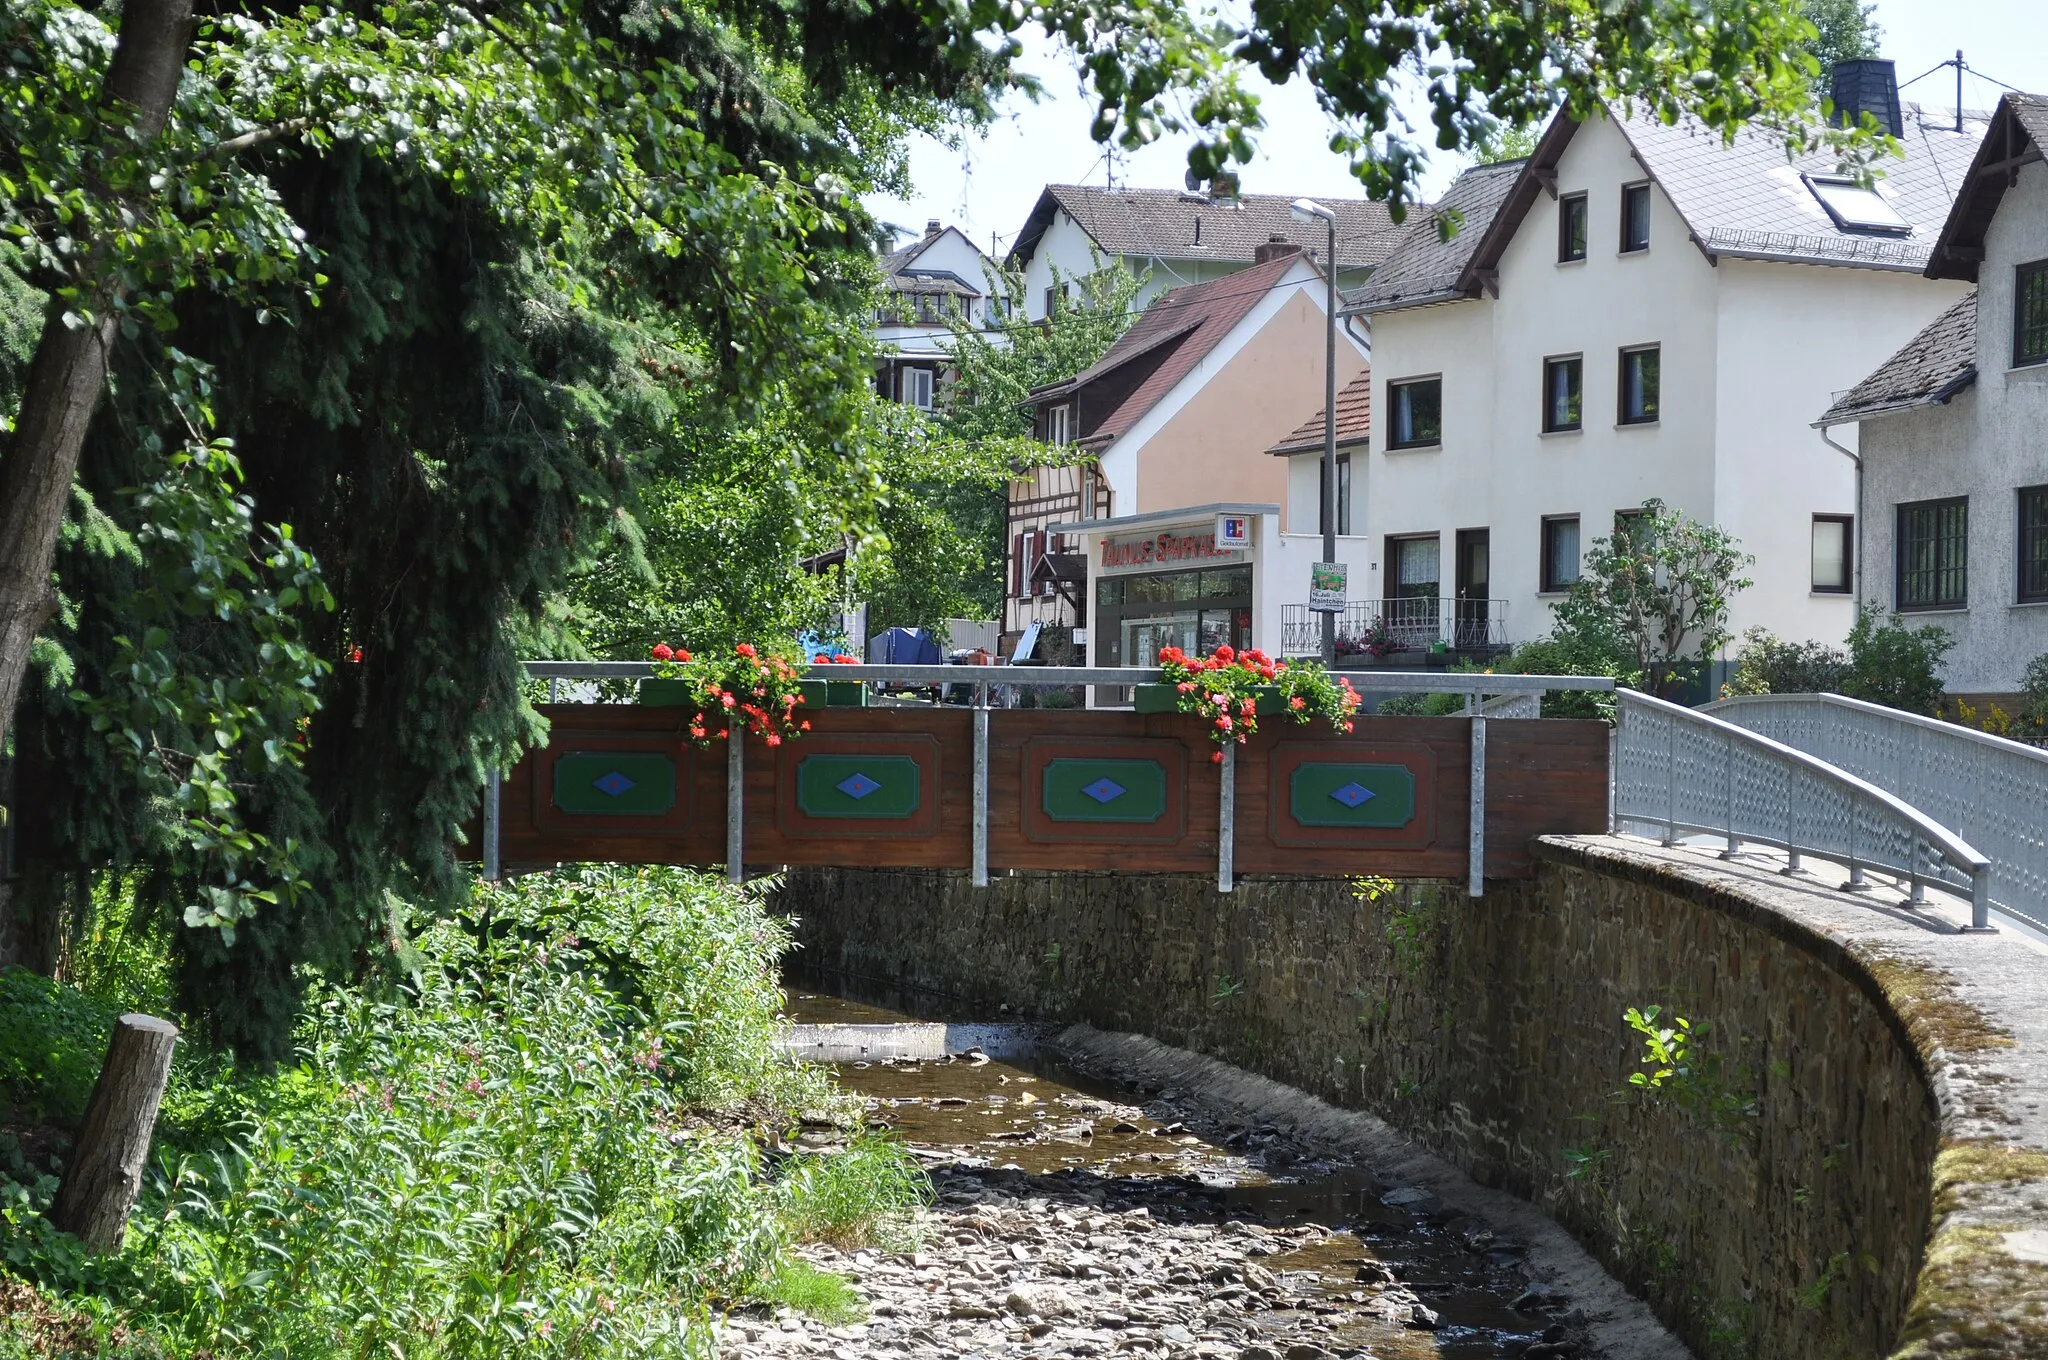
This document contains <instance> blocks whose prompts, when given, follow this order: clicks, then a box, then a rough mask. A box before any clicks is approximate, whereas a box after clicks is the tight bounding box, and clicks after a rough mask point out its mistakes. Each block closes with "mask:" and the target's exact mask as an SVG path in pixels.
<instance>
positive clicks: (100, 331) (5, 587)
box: [0, 0, 192, 733]
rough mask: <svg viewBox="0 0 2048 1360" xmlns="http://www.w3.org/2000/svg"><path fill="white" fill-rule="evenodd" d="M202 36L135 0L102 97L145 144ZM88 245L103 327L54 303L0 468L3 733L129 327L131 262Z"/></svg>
mask: <svg viewBox="0 0 2048 1360" xmlns="http://www.w3.org/2000/svg"><path fill="white" fill-rule="evenodd" d="M191 27H192V0H128V3H127V5H126V6H125V7H124V10H123V14H122V19H121V32H120V37H119V38H118V39H117V41H116V42H115V45H114V59H113V62H112V64H111V65H110V66H109V67H108V68H107V84H106V88H105V90H104V91H103V92H102V93H103V97H104V101H105V103H106V104H107V105H108V106H109V108H110V109H113V108H116V107H117V106H118V107H119V108H120V109H121V110H124V111H126V112H127V113H128V115H129V117H130V118H131V119H132V122H133V127H134V131H135V134H136V135H137V136H138V137H139V138H140V139H142V140H145V141H146V140H148V139H150V138H153V137H155V136H156V135H157V134H158V133H160V132H162V131H163V128H164V124H165V122H166V121H168V119H169V118H170V111H171V101H172V99H173V98H174V97H175V96H176V94H177V92H178V76H179V73H180V72H181V71H182V70H183V69H184V61H185V46H186V43H187V40H188V36H189V34H190V31H191ZM117 122H118V120H117V119H109V120H108V127H107V129H106V131H105V132H104V134H103V135H104V136H106V137H108V138H113V137H120V136H125V135H126V134H125V133H124V132H122V131H120V130H119V128H118V126H117ZM82 244H85V245H87V246H88V256H87V257H88V258H89V259H91V260H92V261H93V264H92V265H91V266H89V268H90V269H91V270H92V276H91V277H89V278H88V279H87V280H86V282H87V285H88V289H87V291H88V297H89V300H88V301H87V303H86V304H85V307H86V309H89V310H90V311H91V312H92V317H93V319H92V322H91V324H89V325H78V326H67V325H65V324H64V308H63V306H62V304H61V303H55V304H52V306H51V308H50V314H49V316H48V317H46V318H45V319H44V321H43V333H42V337H41V339H40V340H39V341H38V343H37V345H36V354H35V359H34V360H33V361H32V362H31V363H30V365H29V370H28V380H27V382H26V384H25V385H24V387H23V389H22V396H21V413H20V416H19V418H18V419H17V420H16V422H15V428H14V438H13V440H12V441H11V443H10V444H9V445H8V448H7V452H6V456H5V457H4V458H0V733H5V732H6V731H7V729H8V727H9V726H10V725H11V724H12V723H13V721H14V709H15V704H16V702H17V701H18V700H19V699H20V697H21V683H22V678H23V676H25V675H26V674H27V673H28V650H29V644H30V643H32V642H34V641H35V636H36V633H37V632H38V631H39V630H40V629H41V628H42V626H43V624H44V623H45V622H46V621H47V620H48V619H49V617H50V615H51V613H52V612H53V611H54V610H55V609H56V607H57V592H56V588H55V587H54V586H53V585H52V584H51V582H50V567H51V564H52V562H53V561H54V560H55V558H56V554H57V531H58V529H59V528H60V527H61V526H62V524H63V522H64V507H65V505H66V503H67V502H68V501H69V500H70V497H71V479H72V476H73V475H74V474H75V473H76V472H77V470H78V453H79V450H80V448H82V447H83V446H84V444H85V432H86V427H87V426H88V425H89V424H91V422H92V413H93V408H94V407H95V406H97V405H98V404H99V399H100V391H101V389H102V388H104V387H105V386H106V380H107V355H108V351H109V350H110V349H111V347H112V346H113V343H114V336H115V334H116V333H117V332H116V328H117V327H118V325H119V324H120V323H119V316H118V313H117V311H116V307H115V304H116V302H117V301H119V283H118V280H119V278H120V266H121V264H122V262H121V261H120V260H118V259H114V258H112V257H111V256H110V255H108V254H107V252H106V251H104V250H100V251H98V252H97V253H96V254H95V253H92V252H91V250H90V247H91V245H92V243H89V242H88V243H82Z"/></svg>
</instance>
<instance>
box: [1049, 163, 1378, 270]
mask: <svg viewBox="0 0 2048 1360" xmlns="http://www.w3.org/2000/svg"><path fill="white" fill-rule="evenodd" d="M1316 201H1317V202H1319V203H1321V204H1323V205H1324V206H1325V207H1328V208H1329V209H1330V210H1331V211H1332V212H1334V213H1336V214H1337V267H1338V268H1340V269H1365V268H1370V267H1372V266H1375V265H1377V264H1379V262H1380V261H1381V260H1383V259H1385V258H1386V255H1387V252H1388V251H1389V250H1391V249H1392V248H1393V246H1394V243H1395V241H1396V240H1398V239H1399V238H1400V235H1401V228H1399V227H1397V226H1395V225H1394V221H1393V219H1392V218H1391V217H1389V216H1388V215H1387V206H1386V204H1384V203H1374V202H1372V201H1370V200H1368V199H1362V198H1324V199H1317V200H1316ZM1293 203H1294V200H1293V199H1292V198H1289V197H1286V196H1285V195H1282V194H1242V195H1240V196H1238V197H1237V198H1234V199H1232V198H1221V199H1212V198H1210V197H1209V196H1208V195H1206V194H1195V193H1183V192H1180V191H1177V190H1173V189H1125V188H1118V189H1108V188H1103V187H1101V186H1099V185H1087V184H1048V185H1046V186H1045V191H1044V192H1043V193H1041V194H1040V195H1039V196H1038V202H1037V204H1036V205H1035V206H1034V207H1033V208H1032V210H1031V216H1030V217H1029V218H1027V219H1026V220H1025V223H1024V228H1023V230H1022V231H1020V232H1018V233H1017V244H1016V245H1015V246H1014V247H1012V249H1011V251H1010V258H1009V263H1010V265H1011V266H1012V267H1016V266H1017V265H1019V264H1021V263H1022V262H1023V261H1025V260H1028V259H1029V258H1030V257H1031V255H1032V253H1033V252H1034V251H1036V250H1037V249H1038V240H1039V238H1040V237H1041V236H1043V235H1044V234H1045V230H1046V228H1047V227H1049V226H1051V225H1052V220H1053V214H1054V212H1055V211H1057V210H1059V209H1065V210H1066V213H1067V215H1068V216H1069V217H1071V218H1073V219H1074V221H1075V222H1076V223H1078V224H1079V225H1080V227H1081V230H1083V231H1085V232H1087V233H1088V235H1089V237H1090V238H1091V239H1092V240H1093V241H1094V242H1095V244H1096V245H1097V246H1098V247H1100V248H1101V250H1102V252H1103V253H1104V254H1106V255H1129V256H1133V257H1136V258H1139V259H1156V260H1215V261H1217V262H1219V263H1224V264H1250V263H1252V261H1253V260H1254V259H1255V258H1257V254H1256V252H1257V251H1258V248H1259V247H1260V246H1262V245H1265V244H1267V242H1268V241H1269V240H1271V238H1272V237H1273V236H1275V235H1278V236H1279V237H1280V238H1281V239H1282V240H1285V241H1288V242H1290V243H1292V244H1294V245H1297V246H1300V247H1301V248H1302V249H1304V250H1308V251H1313V252H1315V253H1316V254H1317V255H1318V256H1320V255H1321V254H1322V252H1323V251H1324V249H1325V248H1327V246H1328V245H1329V228H1328V227H1327V226H1325V225H1324V224H1323V223H1322V222H1320V221H1315V222H1297V221H1295V220H1294V217H1293V215H1292V214H1291V213H1290V212H1289V211H1288V209H1289V208H1290V207H1291V206H1292V205H1293Z"/></svg>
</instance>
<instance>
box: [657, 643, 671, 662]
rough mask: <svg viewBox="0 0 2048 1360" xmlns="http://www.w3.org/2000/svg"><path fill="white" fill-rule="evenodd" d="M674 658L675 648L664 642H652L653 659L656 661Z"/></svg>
mask: <svg viewBox="0 0 2048 1360" xmlns="http://www.w3.org/2000/svg"><path fill="white" fill-rule="evenodd" d="M675 658H676V649H675V648H673V647H671V646H669V645H668V644H667V643H666V642H657V643H655V644H654V659H655V660H656V661H673V660H675Z"/></svg>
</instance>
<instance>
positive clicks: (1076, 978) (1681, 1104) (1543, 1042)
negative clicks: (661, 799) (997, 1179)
mask: <svg viewBox="0 0 2048 1360" xmlns="http://www.w3.org/2000/svg"><path fill="white" fill-rule="evenodd" d="M1621 844H1622V843H1620V842H1614V841H1610V840H1605V839H1604V838H1574V839H1573V840H1570V841H1555V842H1542V843H1539V847H1538V848H1539V864H1538V871H1537V874H1536V876H1535V877H1534V878H1533V879H1529V880H1524V881H1519V882H1511V883H1495V884H1490V885H1489V886H1488V890H1487V893H1486V896H1485V897H1484V898H1481V899H1478V900H1474V899H1472V898H1469V897H1467V896H1466V895H1465V892H1464V889H1463V885H1462V884H1454V883H1438V882H1422V883H1415V882H1411V883H1406V884H1402V885H1400V886H1398V887H1395V888H1392V889H1391V890H1389V891H1386V892H1384V893H1382V894H1381V895H1379V896H1377V897H1371V896H1368V897H1360V896H1359V895H1357V893H1356V892H1355V890H1354V888H1353V886H1352V885H1351V884H1349V883H1347V882H1345V881H1343V880H1333V879H1326V878H1318V879H1282V878H1265V879H1240V881H1239V883H1238V887H1237V891H1236V892H1234V893H1231V894H1227V895H1225V894H1218V893H1217V892H1215V891H1214V885H1213V883H1212V882H1210V881H1208V880H1205V879H1200V878H1194V877H1180V876H1153V875H1121V876H1120V875H1111V874H1082V873H1068V874H1055V873H1032V874H1019V875H1016V876H1013V877H1006V878H1000V879H998V880H996V882H995V883H993V884H992V885H991V886H990V887H988V888H986V889H981V890H976V889H974V888H973V887H972V886H970V884H969V883H968V881H967V879H966V877H965V876H964V875H962V874H957V873H950V872H935V871H872V870H808V869H804V870H792V871H791V873H790V876H789V878H788V880H787V883H786V886H785V888H784V890H783V902H784V905H785V908H786V909H787V910H788V911H790V912H791V913H792V914H794V915H795V916H797V917H798V918H799V921H800V924H799V927H798V937H799V939H800V941H801V943H802V945H803V953H802V955H801V956H800V957H801V958H802V959H803V960H804V961H805V962H806V963H807V965H809V966H812V967H817V968H821V969H826V970H836V971H841V972H844V973H848V974H853V975H857V976H860V977H864V978H867V979H871V980H873V981H874V982H878V983H883V984H891V985H896V986H901V987H905V988H910V989H927V990H929V991H931V992H934V993H937V994H940V995H943V996H945V997H947V998H950V999H949V1001H948V1002H947V1004H949V1005H950V1006H952V1007H954V1008H956V1009H960V1008H965V1009H969V1010H972V1011H974V1012H976V1013H977V1014H978V1015H979V1016H980V1017H981V1018H993V1017H994V1016H995V1015H996V1014H997V1011H998V1007H999V1006H1004V1005H1007V1006H1008V1007H1009V1008H1010V1014H1012V1015H1014V1016H1018V1017H1030V1018H1040V1019H1046V1020H1085V1021H1087V1022H1089V1023H1091V1024H1094V1025H1096V1026H1098V1027H1101V1028H1105V1029H1118V1030H1130V1031H1136V1032H1139V1033H1143V1034H1148V1035H1151V1036H1153V1037H1154V1038H1157V1039H1159V1040H1162V1041H1164V1042H1167V1043H1172V1044H1177V1045H1180V1046H1183V1047H1187V1048H1191V1049H1194V1050H1197V1051H1200V1052H1203V1053H1208V1054H1211V1055H1214V1056H1216V1057H1218V1058H1221V1059H1223V1060H1225V1061H1228V1062H1231V1063H1234V1064H1237V1065H1239V1066H1241V1067H1245V1068H1248V1069H1250V1070H1253V1071H1256V1072H1259V1073H1262V1074H1264V1075H1267V1076H1270V1077H1273V1078H1276V1079H1278V1080H1281V1081H1284V1082H1287V1083H1289V1084H1291V1085H1294V1086H1297V1087H1300V1088H1302V1089H1304V1090H1307V1091H1309V1092H1312V1093H1313V1094H1316V1095H1318V1096H1321V1097H1323V1098H1325V1099H1328V1100H1330V1101H1332V1102H1335V1103H1338V1104H1343V1105H1348V1106H1352V1107H1355V1108H1365V1109H1370V1110H1372V1111H1374V1112H1376V1113H1378V1114H1380V1115H1382V1116H1383V1117H1385V1118H1386V1119H1387V1120H1388V1121H1389V1122H1390V1123H1393V1124H1394V1125H1396V1126H1397V1127H1399V1128H1401V1129H1403V1130H1405V1131H1407V1132H1408V1133H1410V1134H1411V1135H1412V1136H1413V1137H1415V1138H1416V1139H1417V1140H1418V1141H1419V1142H1421V1143H1422V1144H1424V1145H1425V1146H1427V1147H1428V1148H1429V1149H1430V1150H1431V1151H1433V1152H1435V1153H1437V1154H1438V1155H1440V1156H1443V1157H1445V1158H1446V1159H1447V1160H1449V1161H1451V1162H1453V1163H1454V1164H1456V1165H1458V1166H1460V1167H1462V1168H1464V1169H1465V1170H1466V1171H1467V1172H1468V1173H1469V1174H1471V1175H1472V1176H1473V1177H1474V1178H1475V1179H1477V1180H1479V1181H1481V1182H1482V1183H1485V1184H1488V1185H1492V1186H1496V1187H1500V1188H1503V1189H1507V1190H1510V1191H1513V1192H1515V1193H1517V1194H1520V1195H1522V1196H1524V1197H1526V1198H1528V1199H1530V1200H1532V1201H1534V1202H1536V1203H1538V1204H1539V1205H1541V1206H1543V1207H1544V1208H1546V1209H1547V1210H1548V1211H1549V1212H1550V1213H1551V1214H1553V1215H1554V1216H1555V1217H1556V1218H1557V1219H1558V1220H1559V1221H1560V1222H1562V1223H1563V1224H1564V1225H1565V1226H1567V1227H1568V1228H1570V1229H1571V1230H1572V1231H1574V1232H1575V1233H1576V1234H1577V1235H1578V1236H1580V1237H1581V1239H1582V1240H1583V1241H1584V1242H1585V1243H1586V1245H1587V1246H1588V1248H1589V1249H1590V1250H1592V1251H1593V1252H1594V1254H1595V1255H1596V1256H1598V1257H1599V1258H1600V1259H1601V1260H1602V1261H1603V1262H1604V1263H1605V1264H1606V1265H1607V1266H1608V1268H1609V1269H1610V1270H1612V1271H1613V1272H1614V1273H1615V1274H1616V1275H1617V1276H1618V1277H1620V1278H1621V1279H1622V1280H1623V1281H1624V1283H1626V1284H1627V1285H1628V1286H1629V1287H1630V1288H1631V1289H1632V1290H1634V1291H1636V1292H1638V1293H1640V1294H1641V1295H1643V1296H1644V1297H1645V1298H1647V1299H1648V1300H1649V1301H1650V1302H1651V1304H1652V1306H1653V1307H1654V1308H1655V1309H1656V1311H1657V1313H1658V1314H1659V1315H1660V1316H1661V1317H1662V1318H1663V1319H1664V1320H1665V1321H1666V1322H1667V1324H1669V1325H1670V1326H1671V1327H1672V1328H1673V1329H1674V1330H1675V1331H1676V1332H1677V1333H1678V1334H1679V1335H1680V1336H1681V1337H1682V1338H1683V1339H1684V1340H1685V1341H1686V1342H1687V1344H1688V1345H1689V1346H1691V1347H1692V1348H1693V1350H1694V1351H1695V1352H1696V1353H1697V1354H1699V1355H1701V1356H1703V1357H1711V1358H1712V1360H1734V1358H1735V1357H1755V1360H1769V1358H1770V1357H1788V1356H1798V1357H1803V1358H1805V1360H1826V1358H1828V1357H1876V1356H1883V1355H1886V1354H1888V1353H1889V1352H1890V1351H1891V1350H1892V1348H1893V1346H1894V1345H1895V1344H1896V1343H1897V1341H1898V1339H1899V1337H1900V1333H1901V1329H1902V1327H1903V1326H1904V1325H1905V1324H1906V1321H1907V1315H1908V1309H1909V1307H1910V1306H1911V1304H1912V1302H1913V1299H1914V1295H1915V1290H1916V1287H1918V1285H1919V1284H1920V1280H1919V1277H1920V1272H1921V1265H1922V1258H1923V1255H1924V1254H1925V1248H1926V1236H1927V1230H1928V1224H1929V1221H1930V1202H1931V1196H1932V1177H1933V1168H1934V1164H1935V1157H1936V1153H1937V1152H1938V1151H1939V1149H1940V1145H1941V1138H1942V1134H1941V1130H1942V1121H1941V1117H1940V1110H1939V1108H1938V1102H1937V1100H1936V1098H1935V1095H1934V1092H1933V1088H1932V1086H1931V1083H1930V1078H1929V1076H1928V1068H1927V1064H1926V1062H1925V1057H1924V1052H1923V1048H1924V1045H1922V1044H1921V1043H1919V1042H1917V1041H1916V1039H1915V1037H1914V1035H1913V1034H1912V1033H1911V1032H1910V1030H1909V1026H1908V1023H1907V1022H1906V1021H1905V1020H1903V1019H1902V1018H1901V1017H1900V1016H1899V1015H1898V1014H1897V1012H1896V1008H1895V1007H1893V1006H1892V1005H1891V1004H1889V1002H1888V1000H1887V996H1886V992H1885V990H1884V987H1883V986H1882V984H1881V983H1880V982H1879V981H1878V980H1877V979H1876V978H1875V977H1874V976H1873V974H1872V973H1871V971H1870V970H1869V969H1868V968H1867V967H1865V966H1864V965H1863V964H1862V963H1859V962H1858V960H1857V958H1856V957H1855V956H1854V955H1853V953H1852V952H1851V951H1849V950H1848V949H1846V948H1845V947H1844V946H1843V945H1842V944H1841V943H1839V942H1835V941H1831V939H1830V937H1829V936H1827V935H1826V934H1825V933H1824V932H1819V931H1814V930H1810V929H1806V928H1804V927H1802V926H1801V925H1800V924H1799V923H1798V922H1797V921H1796V919H1794V918H1791V917H1788V916H1787V915H1786V914H1785V913H1783V912H1780V911H1774V910H1770V909H1768V908H1766V907H1765V906H1763V905H1760V904H1758V903H1757V902H1754V901H1751V900H1748V899H1746V898H1745V897H1744V896H1742V895H1740V894H1731V893H1729V892H1728V891H1727V890H1726V887H1725V885H1721V886H1716V885H1715V884H1714V883H1713V882H1712V876H1711V875H1710V874H1708V873H1706V872H1704V871H1703V872H1702V873H1701V874H1699V875H1689V874H1687V873H1685V872H1681V871H1674V870H1673V869H1672V868H1671V866H1670V865H1669V863H1668V862H1666V861H1665V860H1660V859H1658V858H1657V857H1656V856H1653V855H1648V854H1645V855H1632V854H1630V852H1628V851H1627V850H1625V849H1617V848H1616V847H1619V846H1620V845H1621ZM1667 858H1668V857H1667ZM1652 1005H1654V1006H1659V1007H1662V1008H1664V1013H1665V1015H1666V1016H1667V1017H1668V1016H1670V1015H1674V1014H1675V1015H1683V1016H1686V1017H1688V1018H1689V1019H1690V1020H1692V1021H1693V1022H1694V1023H1695V1024H1696V1025H1697V1024H1699V1023H1701V1022H1705V1023H1706V1024H1707V1025H1708V1026H1709V1027H1710V1033H1709V1034H1708V1035H1707V1037H1706V1038H1705V1039H1704V1040H1703V1041H1702V1042H1701V1043H1700V1044H1699V1046H1698V1047H1699V1051H1700V1053H1701V1054H1702V1055H1703V1056H1704V1055H1711V1056H1712V1057H1713V1059H1714V1060H1715V1062H1716V1064H1717V1074H1716V1076H1715V1077H1714V1078H1713V1079H1712V1080H1710V1081H1707V1082H1704V1083H1695V1084H1694V1085H1693V1086H1692V1087H1691V1088H1690V1089H1691V1091H1692V1092H1693V1094H1695V1095H1698V1096H1700V1097H1702V1099H1700V1100H1695V1101H1690V1102H1688V1101H1684V1100H1681V1099H1679V1098H1677V1097H1676V1096H1673V1095H1670V1094H1659V1095H1655V1096H1652V1095H1647V1094H1645V1093H1644V1092H1642V1091H1641V1090H1639V1089H1637V1088H1634V1087H1631V1086H1630V1085H1629V1082H1628V1078H1629V1075H1630V1074H1631V1073H1632V1072H1636V1071H1640V1070H1643V1069H1642V1066H1641V1058H1642V1055H1643V1047H1642V1042H1641V1039H1640V1038H1639V1037H1638V1036H1636V1035H1635V1034H1633V1033H1631V1032H1630V1030H1629V1029H1628V1028H1627V1027H1626V1026H1625V1025H1624V1023H1623V1020H1622V1015H1623V1012H1624V1011H1625V1010H1626V1009H1628V1008H1629V1007H1631V1006H1635V1007H1647V1006H1652ZM1667 1089H1668V1088H1667ZM2014 1353H2020V1352H2014Z"/></svg>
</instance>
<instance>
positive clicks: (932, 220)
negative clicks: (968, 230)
mask: <svg viewBox="0 0 2048 1360" xmlns="http://www.w3.org/2000/svg"><path fill="white" fill-rule="evenodd" d="M944 230H945V228H944V227H942V226H940V225H939V219H938V218H936V217H927V218H926V219H925V220H924V239H925V240H927V241H929V240H931V239H932V237H934V236H937V235H938V234H939V233H940V232H942V231H944Z"/></svg>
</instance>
